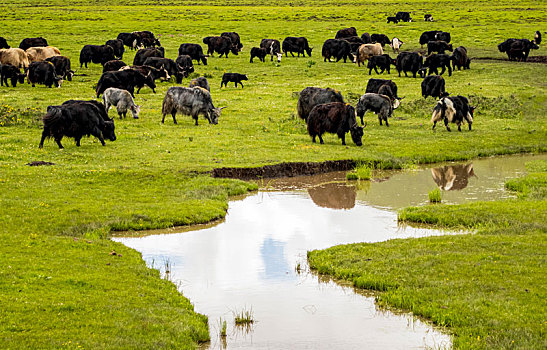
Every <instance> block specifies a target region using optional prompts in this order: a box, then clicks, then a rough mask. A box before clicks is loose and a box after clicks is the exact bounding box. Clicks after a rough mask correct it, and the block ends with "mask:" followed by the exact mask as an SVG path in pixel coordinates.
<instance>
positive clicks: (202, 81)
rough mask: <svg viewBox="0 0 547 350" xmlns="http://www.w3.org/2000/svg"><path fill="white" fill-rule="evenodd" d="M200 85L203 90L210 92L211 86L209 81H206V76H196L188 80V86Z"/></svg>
mask: <svg viewBox="0 0 547 350" xmlns="http://www.w3.org/2000/svg"><path fill="white" fill-rule="evenodd" d="M196 86H199V87H202V88H204V89H205V90H207V91H209V92H211V88H210V87H209V82H208V81H207V78H205V77H198V78H195V79H192V80H190V85H188V87H196Z"/></svg>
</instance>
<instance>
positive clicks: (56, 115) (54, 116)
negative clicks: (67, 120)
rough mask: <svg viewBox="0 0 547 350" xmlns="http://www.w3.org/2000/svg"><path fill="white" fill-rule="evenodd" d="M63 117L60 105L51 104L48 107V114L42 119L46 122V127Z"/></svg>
mask: <svg viewBox="0 0 547 350" xmlns="http://www.w3.org/2000/svg"><path fill="white" fill-rule="evenodd" d="M62 117H63V111H62V109H61V108H60V107H58V106H55V107H53V106H50V107H48V112H47V114H46V115H45V116H44V117H43V118H42V121H43V122H44V126H45V127H50V126H53V125H55V124H57V123H59V122H60V121H61V119H62Z"/></svg>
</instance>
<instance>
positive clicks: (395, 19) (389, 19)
mask: <svg viewBox="0 0 547 350" xmlns="http://www.w3.org/2000/svg"><path fill="white" fill-rule="evenodd" d="M390 22H393V23H395V24H397V23H399V20H398V19H397V17H393V16H391V17H388V18H387V23H390Z"/></svg>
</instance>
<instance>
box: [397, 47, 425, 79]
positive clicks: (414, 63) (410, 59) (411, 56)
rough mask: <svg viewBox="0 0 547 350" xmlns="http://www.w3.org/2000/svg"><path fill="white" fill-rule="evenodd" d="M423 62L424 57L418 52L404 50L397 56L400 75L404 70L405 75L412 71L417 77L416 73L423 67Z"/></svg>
mask: <svg viewBox="0 0 547 350" xmlns="http://www.w3.org/2000/svg"><path fill="white" fill-rule="evenodd" d="M423 62H424V59H423V57H422V56H420V54H418V53H417V52H408V51H403V52H401V53H400V54H399V56H397V60H396V64H395V68H397V72H398V73H399V76H401V72H404V73H405V77H408V75H407V72H412V76H413V77H414V78H416V73H418V72H419V71H420V70H421V69H422V67H423Z"/></svg>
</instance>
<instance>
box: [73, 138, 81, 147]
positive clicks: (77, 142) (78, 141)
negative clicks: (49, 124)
mask: <svg viewBox="0 0 547 350" xmlns="http://www.w3.org/2000/svg"><path fill="white" fill-rule="evenodd" d="M81 139H82V137H81V136H79V137H78V136H76V137H75V138H74V140H75V141H76V146H77V147H80V140H81Z"/></svg>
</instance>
